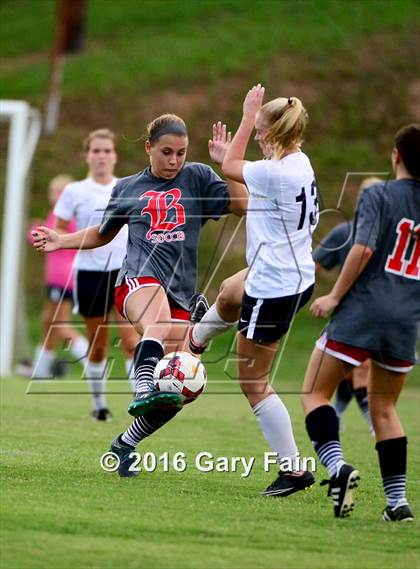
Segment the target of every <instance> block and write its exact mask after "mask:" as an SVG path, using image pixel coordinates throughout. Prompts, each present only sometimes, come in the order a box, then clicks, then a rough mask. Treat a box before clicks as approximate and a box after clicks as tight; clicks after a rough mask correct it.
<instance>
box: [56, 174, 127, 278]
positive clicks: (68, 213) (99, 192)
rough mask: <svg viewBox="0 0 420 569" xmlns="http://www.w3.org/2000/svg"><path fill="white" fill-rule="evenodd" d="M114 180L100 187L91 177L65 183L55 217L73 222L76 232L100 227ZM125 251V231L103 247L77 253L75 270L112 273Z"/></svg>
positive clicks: (122, 230)
mask: <svg viewBox="0 0 420 569" xmlns="http://www.w3.org/2000/svg"><path fill="white" fill-rule="evenodd" d="M116 182H117V178H113V179H112V182H110V183H109V184H106V185H103V184H98V183H96V182H95V181H94V180H93V179H92V178H86V179H85V180H80V181H78V182H72V183H70V184H68V185H67V186H66V187H65V188H64V191H63V193H62V194H61V195H60V197H59V198H58V200H57V203H56V204H55V207H54V215H56V216H57V217H59V218H61V219H64V220H65V221H70V220H71V219H75V221H76V226H77V230H78V231H80V230H81V229H86V227H91V226H92V225H99V223H100V222H101V219H102V215H103V212H104V209H105V207H106V205H107V203H108V201H109V198H110V196H111V192H112V189H113V187H114V186H115V184H116ZM126 249H127V228H123V229H121V231H120V232H119V233H118V234H117V235H116V236H115V238H114V239H113V240H112V241H111V242H110V243H107V244H106V245H104V246H102V247H98V248H96V249H86V250H85V249H82V250H80V251H78V253H77V256H76V259H75V262H74V268H75V269H78V270H83V271H115V270H118V269H120V268H121V265H122V262H123V259H124V257H125V253H126Z"/></svg>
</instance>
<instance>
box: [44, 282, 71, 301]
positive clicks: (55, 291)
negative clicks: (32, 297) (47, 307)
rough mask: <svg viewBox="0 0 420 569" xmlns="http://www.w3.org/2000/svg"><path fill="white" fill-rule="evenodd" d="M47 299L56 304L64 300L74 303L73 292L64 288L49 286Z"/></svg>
mask: <svg viewBox="0 0 420 569" xmlns="http://www.w3.org/2000/svg"><path fill="white" fill-rule="evenodd" d="M47 298H48V300H50V301H51V302H54V303H55V304H58V303H59V302H61V301H62V300H71V301H72V302H73V292H72V291H71V290H68V289H66V288H63V287H62V286H54V285H47Z"/></svg>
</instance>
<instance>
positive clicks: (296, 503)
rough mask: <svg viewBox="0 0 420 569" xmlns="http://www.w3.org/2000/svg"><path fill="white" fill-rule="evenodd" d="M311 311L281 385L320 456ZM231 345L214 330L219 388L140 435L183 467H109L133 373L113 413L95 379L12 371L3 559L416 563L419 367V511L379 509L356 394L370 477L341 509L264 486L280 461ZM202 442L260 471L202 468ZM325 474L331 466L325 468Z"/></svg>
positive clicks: (411, 432) (22, 563) (317, 496)
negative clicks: (351, 505) (97, 411)
mask: <svg viewBox="0 0 420 569" xmlns="http://www.w3.org/2000/svg"><path fill="white" fill-rule="evenodd" d="M299 318H300V321H299V322H297V324H298V326H296V329H295V331H296V333H293V334H292V335H291V337H290V340H289V343H288V345H287V348H286V350H285V352H284V361H282V362H281V364H280V367H279V372H278V374H277V376H276V380H275V385H276V387H277V389H280V391H282V386H283V390H285V391H287V392H288V393H287V394H285V395H284V396H283V399H284V401H285V403H286V404H287V406H288V407H289V409H290V412H291V414H292V417H293V421H294V428H295V434H296V438H297V441H298V444H299V447H300V450H301V453H302V455H303V456H306V457H310V456H312V455H313V453H312V448H311V445H310V442H309V440H308V438H307V436H306V433H305V431H304V426H303V416H302V411H301V408H300V403H299V397H298V395H297V392H298V390H299V385H300V382H301V377H302V374H303V370H304V368H305V365H306V361H307V357H308V349H310V343H308V341H307V342H306V348H303V349H302V345H301V341H302V340H303V337H304V336H305V335H306V336H307V335H308V334H310V333H312V332H313V331H314V330H315V328H316V327H317V326H318V325H311V323H310V321H309V320H308V321H306V320H307V317H306V316H305V315H303V316H300V317H299ZM226 344H227V343H226V340H225V341H223V340H222V341H219V342H216V344H215V346H214V349H213V350H211V351H210V353H209V354H208V355H207V359H206V361H207V362H208V363H207V370H208V372H209V376H210V378H209V388H208V391H207V393H205V394H204V395H202V396H201V397H200V398H199V399H198V400H197V401H196V402H195V403H193V404H191V405H189V406H188V407H187V408H185V409H184V410H183V412H182V414H180V415H179V416H178V417H177V418H176V419H175V420H174V421H173V422H172V423H171V424H169V425H167V426H165V427H164V428H163V429H162V430H161V431H160V432H159V433H157V434H155V435H154V436H153V437H151V438H150V439H148V440H147V441H146V442H144V443H143V444H142V445H141V446H140V447H139V451H140V452H143V453H145V452H153V453H155V454H156V456H160V455H162V453H164V452H168V453H169V457H170V458H171V457H173V455H174V454H175V453H176V452H183V453H185V457H186V463H187V468H186V470H185V471H184V472H182V473H178V472H176V471H175V470H174V469H173V468H172V467H171V468H170V469H169V471H168V472H164V469H163V466H162V464H161V463H158V467H157V469H156V471H155V472H153V473H148V472H142V473H141V474H140V475H139V476H138V477H137V478H135V479H129V480H127V479H123V480H121V479H119V478H118V476H117V475H116V474H107V473H105V472H103V471H102V470H101V468H100V465H99V459H100V456H101V455H102V453H103V452H105V451H106V450H108V448H109V444H110V441H111V440H112V438H113V437H114V436H115V435H116V434H117V433H119V432H121V431H122V430H123V429H124V428H125V427H126V425H127V424H128V422H129V416H128V415H127V413H126V406H127V403H128V401H129V399H130V396H129V394H128V388H127V384H126V382H125V381H124V380H120V381H117V380H114V381H113V382H111V384H110V391H114V392H115V391H118V392H119V394H118V395H110V397H109V400H110V407H111V409H112V411H113V413H114V420H113V422H110V423H106V424H99V423H97V422H93V421H92V420H91V419H90V417H89V407H90V402H89V397H88V395H87V394H85V395H82V394H74V391H78V392H80V391H85V392H86V387H85V386H84V387H82V389H81V388H80V384H66V383H65V382H61V384H55V385H54V384H48V383H42V382H40V383H37V384H35V385H34V384H32V385H31V388H30V389H29V394H28V393H27V391H28V389H27V387H28V384H27V381H26V380H23V379H22V378H10V379H7V380H4V381H2V382H1V388H2V441H1V459H2V460H1V461H2V492H1V498H2V500H1V501H2V518H3V522H2V542H3V544H2V564H1V567H2V569H14V568H16V569H26V568H42V569H47V568H48V569H49V568H51V569H56V568H60V569H64V568H68V569H81V568H85V567H86V568H87V567H90V568H99V567H101V568H108V567H109V568H111V567H112V568H114V567H124V568H127V569H129V568H137V567H140V568H147V569H148V568H180V569H184V568H194V569H195V568H207V569H213V568H223V569H231V568H245V567H246V568H257V567H259V568H264V569H269V568H272V567H279V568H283V567H284V568H286V567H302V568H318V567H319V568H323V569H324V568H337V567H340V568H346V569H347V568H350V567H361V568H371V567H378V568H379V567H387V568H390V569H391V568H400V567H402V566H406V567H418V564H419V556H418V555H419V550H418V516H419V515H420V493H419V487H418V483H419V480H418V472H419V468H420V457H419V452H418V448H419V442H420V441H419V438H420V437H419V433H420V424H419V422H420V421H419V412H418V409H419V399H420V398H419V391H418V384H419V381H418V379H419V378H418V374H417V376H416V375H415V374H413V375H412V376H411V377H410V379H409V382H408V385H407V388H406V390H405V392H404V393H403V396H402V398H401V402H400V413H401V417H402V418H403V421H404V424H405V426H406V429H407V433H408V437H409V443H410V444H409V451H410V452H409V469H408V476H409V478H408V496H409V498H410V501H411V504H412V506H413V509H414V512H415V514H417V520H416V521H415V522H414V523H413V524H410V525H389V524H385V522H383V521H381V519H380V515H381V511H382V509H383V507H384V498H383V495H382V488H381V479H380V476H379V470H378V467H377V459H376V453H375V451H374V441H373V439H372V437H371V436H370V435H369V433H368V431H367V428H366V426H365V423H364V421H363V419H362V417H361V415H360V413H359V412H358V410H357V407H356V404H355V403H352V404H351V406H350V408H349V410H348V411H347V413H346V416H345V425H346V430H345V432H344V433H343V435H342V441H343V446H344V450H345V453H346V456H347V458H348V460H349V461H352V462H353V463H354V464H356V465H357V466H358V467H359V468H360V470H361V474H362V481H361V484H360V489H359V491H358V495H357V504H356V509H355V512H354V514H353V516H352V517H351V518H349V519H344V520H335V519H334V518H333V515H332V504H331V503H330V501H329V499H327V498H326V490H325V488H321V487H320V486H319V485H318V484H317V485H316V486H315V487H314V489H313V490H312V491H309V492H306V493H305V494H304V495H297V496H292V497H289V498H285V499H267V498H262V497H260V496H259V492H260V491H261V490H263V489H264V488H265V487H266V486H267V485H268V483H269V482H271V481H272V479H274V478H275V475H276V472H275V469H272V471H271V472H264V470H263V453H264V452H265V451H268V450H269V449H268V448H267V445H266V444H265V441H264V439H263V438H262V435H261V434H260V432H259V430H258V428H257V424H256V421H255V419H254V417H253V415H252V413H251V412H250V410H249V408H248V405H247V403H246V401H245V399H244V398H243V396H242V395H240V393H239V390H238V387H237V385H236V383H235V382H234V381H232V380H229V379H227V377H226V375H225V374H224V372H223V368H224V364H225V360H226V358H225V357H221V356H223V353H224V351H226V349H227V348H226ZM215 360H220V361H219V362H218V363H210V362H211V361H215ZM417 371H418V370H417ZM117 375H118V374H117ZM57 385H59V387H60V388H59V389H57ZM51 391H54V392H56V393H57V392H60V394H56V395H54V394H52V393H51ZM48 392H50V393H48ZM64 392H65V393H64ZM72 392H73V394H72ZM124 392H125V393H124ZM86 393H87V392H86ZM201 451H208V452H210V453H212V455H213V456H215V457H221V456H226V457H233V456H244V457H247V458H249V457H252V456H253V457H255V459H256V461H255V465H254V467H253V469H252V472H251V474H250V476H249V477H248V478H244V477H241V472H242V469H239V470H238V472H236V473H235V472H229V473H224V472H208V473H204V472H200V471H199V470H197V468H196V467H195V458H196V455H197V454H198V453H199V452H201ZM170 464H171V463H170ZM272 468H273V467H272ZM325 474H326V473H325V472H324V469H323V468H322V467H320V468H319V470H317V473H316V478H317V481H318V482H319V481H321V480H322V479H323V478H324V477H325Z"/></svg>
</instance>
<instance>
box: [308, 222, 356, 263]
mask: <svg viewBox="0 0 420 569" xmlns="http://www.w3.org/2000/svg"><path fill="white" fill-rule="evenodd" d="M352 232H353V223H352V222H351V221H345V222H344V223H340V224H339V225H337V226H336V227H334V228H333V229H331V231H330V232H329V233H328V234H327V235H326V236H325V237H324V239H323V240H322V241H321V243H320V244H319V245H318V247H317V248H316V249H315V251H314V252H313V253H312V257H313V260H314V261H315V263H319V264H320V265H321V267H322V268H324V269H326V270H327V271H329V270H331V269H333V268H334V267H337V266H338V267H340V269H341V267H342V266H343V265H344V261H345V260H346V257H347V255H348V252H349V251H350V249H351V246H352Z"/></svg>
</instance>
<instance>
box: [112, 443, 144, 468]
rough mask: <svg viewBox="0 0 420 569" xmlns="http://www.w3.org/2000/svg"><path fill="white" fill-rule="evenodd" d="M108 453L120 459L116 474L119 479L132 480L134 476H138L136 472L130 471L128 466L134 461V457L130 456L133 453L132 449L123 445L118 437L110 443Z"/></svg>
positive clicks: (133, 449)
mask: <svg viewBox="0 0 420 569" xmlns="http://www.w3.org/2000/svg"><path fill="white" fill-rule="evenodd" d="M110 451H111V452H113V453H114V454H116V455H117V456H118V458H119V459H120V463H119V465H118V474H119V475H120V477H121V478H133V477H134V476H138V474H139V473H138V472H136V471H133V470H130V466H132V464H134V462H135V461H136V457H135V456H130V455H131V454H132V453H135V448H134V447H132V446H129V445H125V444H124V443H123V442H122V441H121V440H120V437H119V436H118V437H116V438H115V439H114V440H113V441H112V443H111V448H110Z"/></svg>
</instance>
